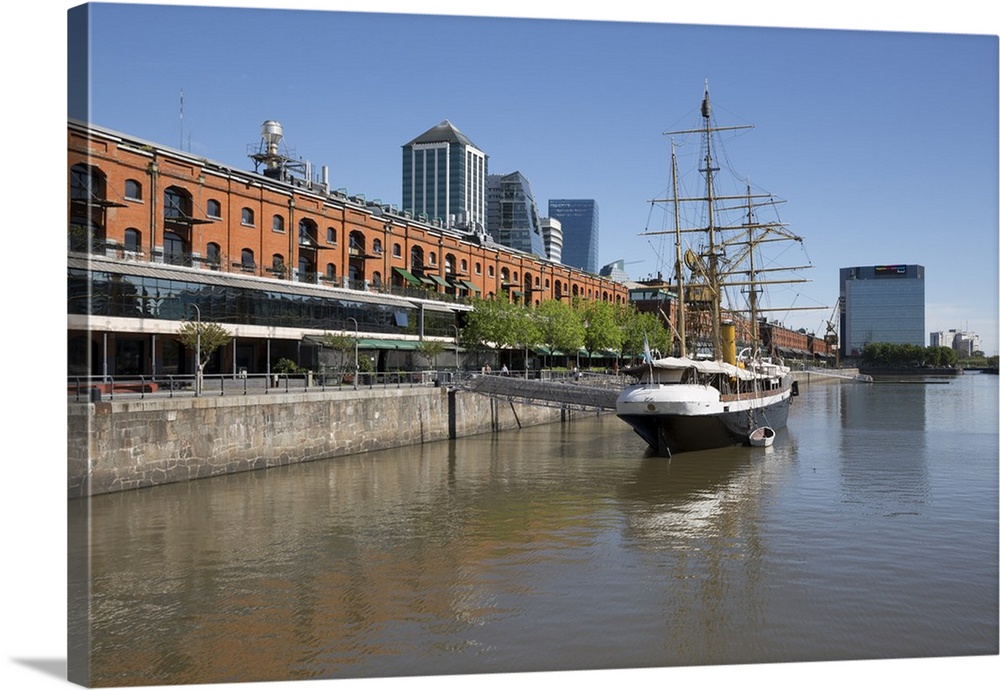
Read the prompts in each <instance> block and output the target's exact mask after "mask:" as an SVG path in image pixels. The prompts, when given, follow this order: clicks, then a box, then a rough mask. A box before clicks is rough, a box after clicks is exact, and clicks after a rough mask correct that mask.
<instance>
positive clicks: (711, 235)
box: [616, 82, 814, 457]
mask: <svg viewBox="0 0 1000 690" xmlns="http://www.w3.org/2000/svg"><path fill="white" fill-rule="evenodd" d="M699 125H700V126H698V127H696V128H693V129H687V130H678V131H674V132H665V133H664V134H666V135H671V136H681V135H685V136H688V135H690V136H697V137H698V139H699V140H700V147H701V148H700V149H699V156H698V159H697V160H698V165H697V171H696V172H697V173H699V175H698V180H699V187H700V188H699V189H698V191H697V192H696V193H694V194H692V195H690V196H684V195H681V194H679V193H678V187H679V183H678V163H677V153H676V148H677V147H676V143H675V142H674V140H672V141H671V178H672V194H671V195H670V196H669V197H668V198H663V199H654V200H653V203H654V204H662V205H665V206H666V208H667V209H668V211H669V212H670V213H669V215H670V216H672V217H673V219H674V223H673V225H674V227H673V228H663V229H660V230H651V231H647V232H644V233H642V234H646V235H673V237H674V250H675V251H674V254H675V256H674V266H673V272H674V277H673V279H672V280H671V282H672V283H675V285H674V286H673V287H674V290H675V291H676V295H677V298H676V300H675V301H674V306H675V307H676V313H675V314H673V318H671V319H670V321H672V322H673V328H672V331H673V332H672V342H673V344H672V352H670V353H669V355H668V356H654V354H653V353H651V352H650V350H649V347H648V345H647V347H646V353H645V357H644V359H643V361H642V363H641V364H639V365H636V366H632V367H628V368H625V369H624V370H623V373H625V374H626V375H627V376H631V377H633V379H634V380H635V382H634V383H632V384H631V385H628V386H626V387H625V389H624V390H623V391H622V392H621V394H620V395H619V396H618V398H617V401H616V413H617V415H618V417H619V418H621V419H622V420H623V421H625V422H626V423H628V424H629V425H630V426H631V427H632V428H633V429H634V430H635V431H636V433H638V434H639V436H641V437H642V438H643V440H645V442H646V443H647V444H648V445H649V447H650V448H651V449H652V451H653V452H654V453H656V454H658V455H662V456H667V457H669V456H671V455H672V454H674V453H679V452H685V451H695V450H704V449H709V448H719V447H723V446H728V445H737V444H751V443H752V444H754V445H765V443H763V442H758V441H759V440H760V439H766V444H770V442H771V440H772V439H773V438H774V436H775V430H778V429H781V428H782V427H784V426H785V425H786V422H787V419H788V411H789V407H790V405H791V402H792V398H793V397H794V396H796V395H798V386H797V385H796V383H795V382H794V381H793V377H792V373H791V370H790V369H789V367H787V366H785V365H784V363H783V362H782V361H781V359H780V358H779V357H778V353H777V352H773V353H772V352H767V351H763V350H762V346H761V338H760V318H761V314H762V313H764V312H767V311H782V312H784V311H788V310H790V309H795V308H803V307H794V306H784V307H778V308H771V307H770V306H769V302H767V301H766V298H765V293H764V289H765V287H769V286H773V285H778V284H783V283H798V282H807V281H806V280H805V279H804V278H801V277H797V275H793V276H791V277H784V278H783V277H782V274H781V273H780V272H781V271H792V272H797V271H801V270H803V269H807V268H811V265H801V266H791V267H780V266H777V265H775V264H774V263H772V262H769V261H768V260H767V259H766V257H765V254H767V255H769V256H770V255H774V254H777V253H779V252H773V251H765V248H767V249H773V248H774V247H775V246H777V245H779V244H781V243H797V244H799V245H800V246H801V243H802V238H801V237H799V236H798V235H795V234H793V233H792V232H790V231H789V230H787V229H786V227H785V225H784V224H783V223H781V222H780V221H777V220H775V221H762V220H760V219H759V218H760V217H761V216H763V215H765V213H766V212H767V211H769V210H770V211H773V210H774V207H775V206H776V204H778V203H780V200H777V199H775V198H774V197H773V196H772V195H770V194H767V193H754V192H753V191H752V190H751V187H750V183H749V179H748V178H745V179H742V180H740V181H739V182H738V183H737V184H738V185H740V186H737V187H734V188H733V189H734V191H733V192H731V193H726V192H724V191H722V189H721V186H720V184H719V180H718V177H719V174H720V170H721V167H720V163H719V162H718V160H719V159H721V160H723V161H725V160H726V158H725V156H724V154H723V153H722V152H721V151H718V150H717V149H719V148H721V144H719V143H718V139H719V138H720V136H722V133H729V132H734V131H735V130H740V129H749V128H751V127H752V126H751V125H736V126H718V125H716V124H715V122H714V119H713V115H712V104H711V101H710V99H709V93H708V84H707V82H706V84H705V93H704V97H703V100H702V103H701V109H700V121H699ZM744 183H745V189H746V191H745V192H744V191H743V188H742V185H743V184H744ZM702 185H703V187H702ZM689 208H690V209H691V210H690V211H689V210H688V209H689ZM773 215H776V214H773ZM691 219H693V220H691ZM689 220H690V221H691V222H690V224H687V223H688V222H689ZM786 248H787V247H786ZM804 308H814V307H804Z"/></svg>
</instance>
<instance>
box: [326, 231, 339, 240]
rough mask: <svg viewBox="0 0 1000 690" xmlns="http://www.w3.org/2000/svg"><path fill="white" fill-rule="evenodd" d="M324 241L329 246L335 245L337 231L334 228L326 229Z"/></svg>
mask: <svg viewBox="0 0 1000 690" xmlns="http://www.w3.org/2000/svg"><path fill="white" fill-rule="evenodd" d="M326 241H327V242H328V243H329V244H337V230H336V229H335V228H327V229H326Z"/></svg>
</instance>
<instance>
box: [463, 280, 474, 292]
mask: <svg viewBox="0 0 1000 690" xmlns="http://www.w3.org/2000/svg"><path fill="white" fill-rule="evenodd" d="M459 282H460V283H462V285H464V286H465V287H467V288H469V289H470V290H472V291H473V292H479V288H477V287H476V284H475V283H473V282H471V281H468V280H461V281H459Z"/></svg>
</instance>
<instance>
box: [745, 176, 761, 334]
mask: <svg viewBox="0 0 1000 690" xmlns="http://www.w3.org/2000/svg"><path fill="white" fill-rule="evenodd" d="M753 230H754V222H753V197H752V196H751V194H750V185H749V183H748V184H747V233H748V241H749V244H750V346H751V350H752V352H756V351H757V349H758V339H759V337H760V334H759V333H758V328H759V327H758V324H757V271H756V268H755V267H754V261H753V260H754V249H755V246H754V238H753Z"/></svg>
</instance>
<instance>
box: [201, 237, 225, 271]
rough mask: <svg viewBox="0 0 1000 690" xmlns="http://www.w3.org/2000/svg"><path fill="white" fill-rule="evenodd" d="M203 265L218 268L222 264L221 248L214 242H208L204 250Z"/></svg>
mask: <svg viewBox="0 0 1000 690" xmlns="http://www.w3.org/2000/svg"><path fill="white" fill-rule="evenodd" d="M205 263H207V264H210V265H212V266H218V265H219V264H221V263H222V248H221V247H219V245H217V244H216V243H215V242H209V243H208V246H207V247H206V248H205Z"/></svg>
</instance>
